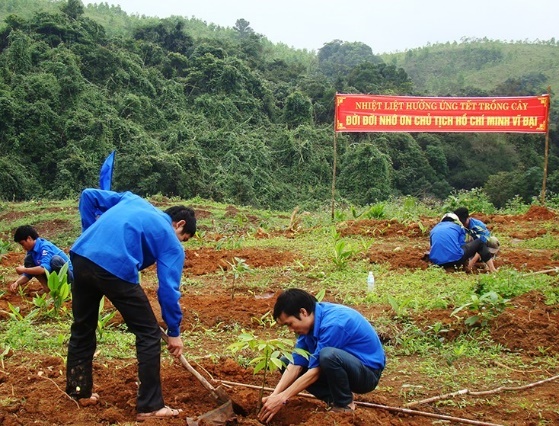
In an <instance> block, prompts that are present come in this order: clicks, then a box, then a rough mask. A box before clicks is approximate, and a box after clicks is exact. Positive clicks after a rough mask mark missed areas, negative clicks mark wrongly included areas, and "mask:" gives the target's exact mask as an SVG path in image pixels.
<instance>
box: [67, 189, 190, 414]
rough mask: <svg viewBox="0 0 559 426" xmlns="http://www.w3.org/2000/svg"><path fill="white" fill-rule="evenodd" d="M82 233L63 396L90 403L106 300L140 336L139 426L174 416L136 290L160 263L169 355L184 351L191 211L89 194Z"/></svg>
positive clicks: (84, 198)
mask: <svg viewBox="0 0 559 426" xmlns="http://www.w3.org/2000/svg"><path fill="white" fill-rule="evenodd" d="M79 211H80V215H81V223H82V234H81V236H80V237H79V238H78V239H77V240H76V242H75V243H74V245H73V246H72V248H71V249H70V256H71V259H72V263H73V265H74V285H73V286H72V312H73V315H74V321H73V323H72V328H71V336H70V342H69V344H68V359H67V366H66V368H67V372H66V373H67V374H66V392H67V393H68V394H69V395H70V396H72V397H73V398H75V399H81V398H91V400H93V401H96V400H97V399H98V397H99V396H98V395H97V394H95V393H93V392H92V388H93V375H92V361H93V354H94V352H95V348H96V335H95V330H96V328H97V321H98V315H99V304H100V301H101V298H102V297H103V296H106V297H107V298H108V299H109V300H110V301H111V302H112V304H113V305H114V307H115V308H116V309H117V310H118V311H119V312H120V314H121V315H122V317H123V319H124V321H125V323H126V325H127V327H128V330H129V331H130V332H132V333H134V335H135V336H136V355H137V359H138V379H139V380H138V382H139V388H138V396H137V406H136V409H137V412H138V414H137V420H139V421H141V420H145V419H146V418H159V417H172V416H177V415H178V414H179V410H174V409H171V408H169V407H167V406H165V404H164V402H163V396H162V391H161V378H160V355H161V331H160V328H159V326H158V322H157V319H156V317H155V315H154V313H153V310H152V308H151V306H150V303H149V300H148V298H147V296H146V294H145V293H144V291H143V289H142V287H141V286H140V284H139V271H141V270H142V269H144V268H147V267H148V266H151V265H153V264H154V263H157V277H158V281H159V287H158V290H157V298H158V301H159V304H160V305H161V314H162V317H163V320H164V321H165V323H166V324H167V330H168V331H167V334H168V336H169V343H168V348H169V351H170V352H171V353H172V354H173V355H174V356H176V357H178V356H180V355H181V354H182V351H183V342H182V339H181V337H180V323H181V320H182V312H181V308H180V305H179V297H180V291H179V286H180V282H181V276H182V268H183V264H184V259H185V254H184V248H183V246H182V244H181V242H183V241H188V239H190V238H191V237H193V236H194V234H195V233H196V217H195V213H194V211H193V210H192V209H190V208H188V207H184V206H175V207H171V208H169V209H167V210H166V211H165V212H163V211H161V210H159V209H157V208H155V207H154V206H152V205H151V204H150V203H149V202H147V201H146V200H144V199H143V198H141V197H139V196H137V195H135V194H133V193H131V192H123V193H117V192H113V191H103V190H98V189H86V190H84V191H83V192H82V194H81V197H80V202H79Z"/></svg>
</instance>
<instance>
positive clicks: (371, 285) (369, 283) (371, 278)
mask: <svg viewBox="0 0 559 426" xmlns="http://www.w3.org/2000/svg"><path fill="white" fill-rule="evenodd" d="M374 289H375V276H374V275H373V271H369V276H368V277H367V291H368V292H371V291H373V290H374Z"/></svg>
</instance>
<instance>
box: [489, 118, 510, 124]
mask: <svg viewBox="0 0 559 426" xmlns="http://www.w3.org/2000/svg"><path fill="white" fill-rule="evenodd" d="M487 125H488V126H510V117H487Z"/></svg>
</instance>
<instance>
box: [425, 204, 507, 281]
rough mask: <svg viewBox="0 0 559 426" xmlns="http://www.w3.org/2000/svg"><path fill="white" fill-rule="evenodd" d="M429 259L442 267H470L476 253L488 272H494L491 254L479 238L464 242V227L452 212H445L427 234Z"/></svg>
mask: <svg viewBox="0 0 559 426" xmlns="http://www.w3.org/2000/svg"><path fill="white" fill-rule="evenodd" d="M429 243H430V250H429V260H430V261H431V262H433V263H434V264H435V265H439V266H442V267H445V268H446V267H460V266H463V267H464V268H466V269H468V270H469V269H470V265H469V261H470V259H472V258H473V257H474V256H475V255H476V254H479V256H480V258H481V260H482V261H483V262H485V263H486V265H487V269H488V270H489V272H495V271H496V269H495V265H494V263H493V255H492V254H491V252H490V251H489V248H488V247H487V244H486V243H484V242H483V241H482V240H480V239H476V240H472V241H470V242H466V229H465V228H464V227H463V226H462V223H461V222H460V219H459V218H458V216H457V215H456V214H454V213H446V214H445V215H444V216H443V218H442V219H441V221H440V222H439V223H438V224H437V225H435V227H434V228H433V229H432V230H431V232H430V234H429Z"/></svg>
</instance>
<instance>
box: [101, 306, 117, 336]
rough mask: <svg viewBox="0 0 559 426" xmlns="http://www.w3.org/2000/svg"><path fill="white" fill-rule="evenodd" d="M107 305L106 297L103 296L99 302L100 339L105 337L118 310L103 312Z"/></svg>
mask: <svg viewBox="0 0 559 426" xmlns="http://www.w3.org/2000/svg"><path fill="white" fill-rule="evenodd" d="M104 307H105V297H102V298H101V302H100V303H99V318H98V319H97V333H99V339H102V338H103V334H104V332H105V330H106V329H107V328H108V327H109V322H110V321H111V320H112V319H113V318H114V316H115V315H116V311H112V312H107V313H103V309H104Z"/></svg>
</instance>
